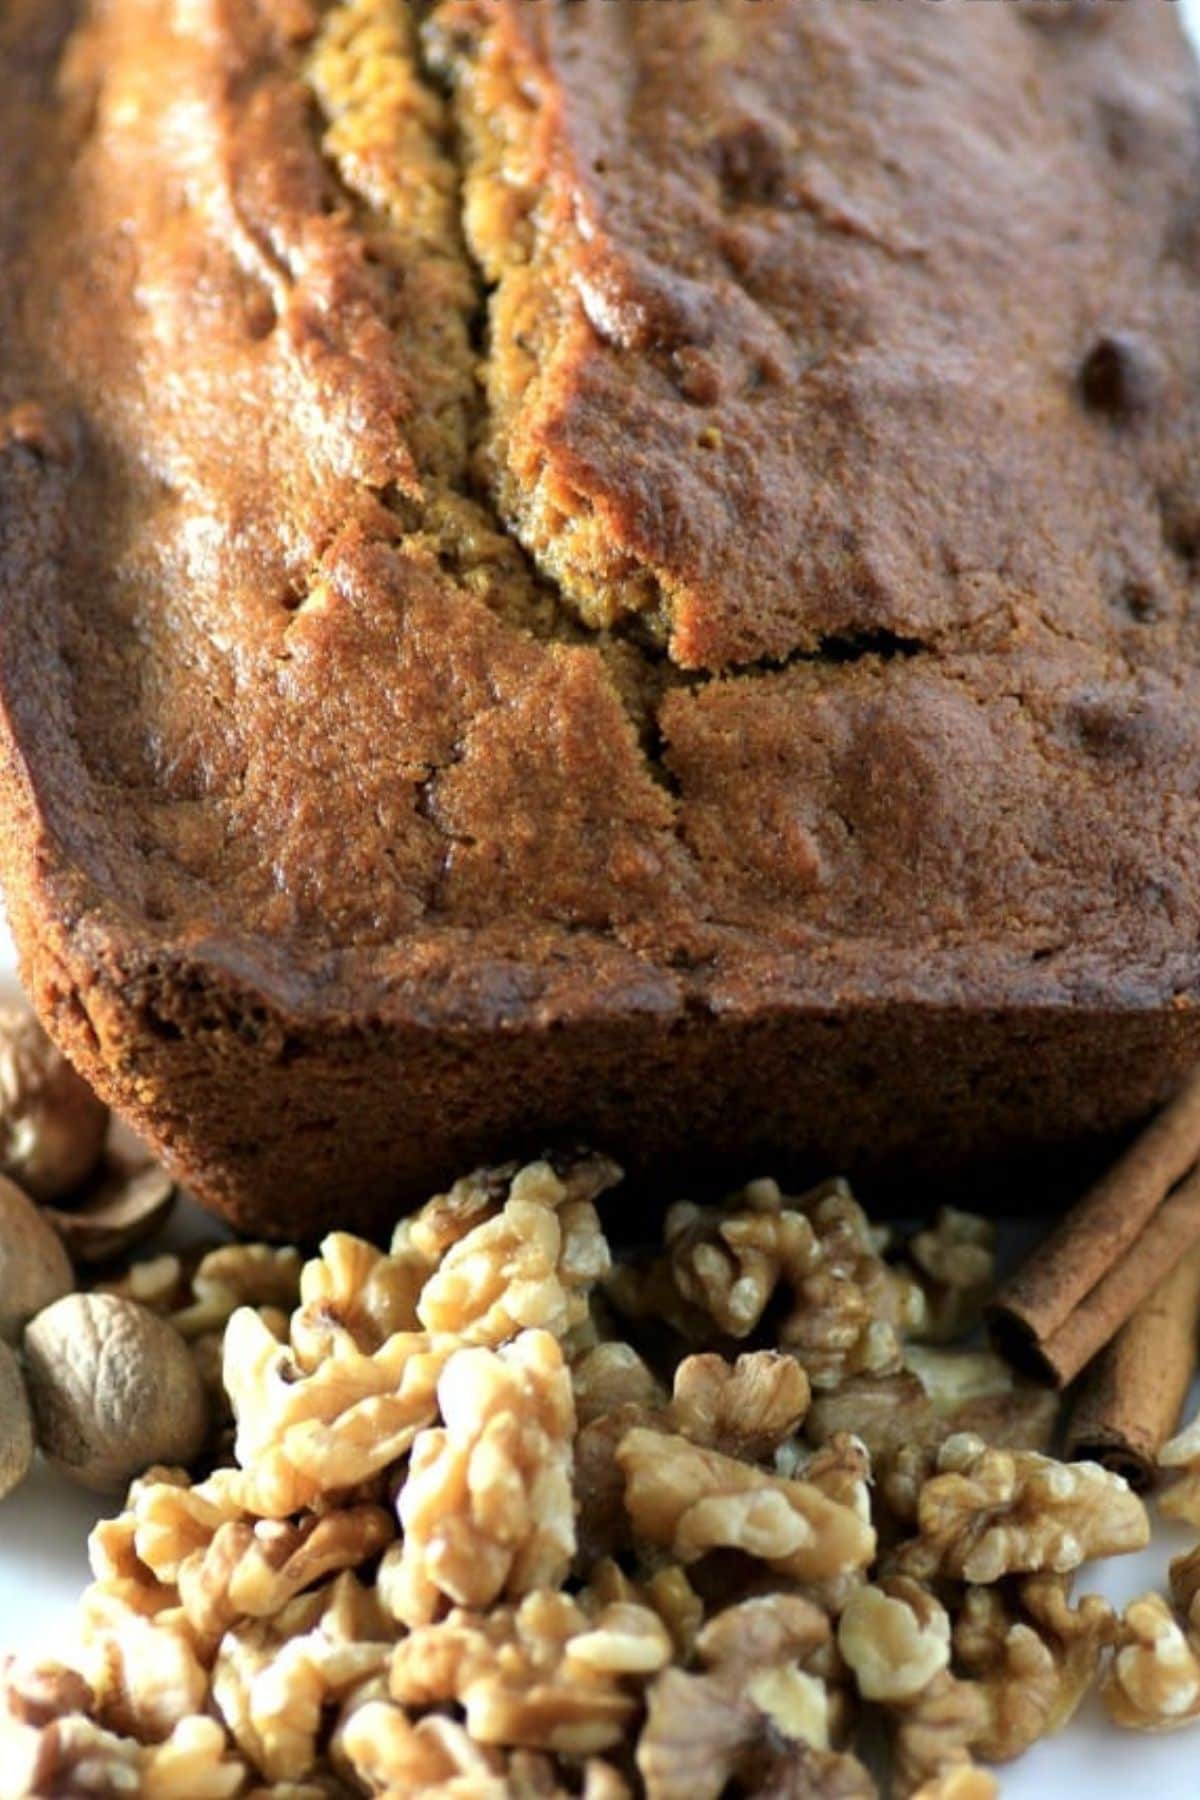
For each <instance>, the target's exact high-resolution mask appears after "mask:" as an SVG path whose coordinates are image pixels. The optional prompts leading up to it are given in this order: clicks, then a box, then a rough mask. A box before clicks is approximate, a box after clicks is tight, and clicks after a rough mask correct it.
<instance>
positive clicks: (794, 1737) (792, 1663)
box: [637, 1594, 874, 1800]
mask: <svg viewBox="0 0 1200 1800" xmlns="http://www.w3.org/2000/svg"><path fill="white" fill-rule="evenodd" d="M829 1636H830V1633H829V1622H828V1620H827V1619H826V1618H825V1616H824V1614H823V1613H822V1612H821V1611H820V1609H819V1608H817V1607H815V1606H813V1605H811V1604H810V1602H808V1601H807V1600H804V1599H801V1598H799V1597H798V1596H794V1595H785V1594H775V1595H771V1596H769V1597H763V1598H758V1599H752V1600H748V1601H744V1602H742V1603H741V1604H739V1605H736V1606H731V1607H727V1608H726V1609H725V1610H724V1611H723V1612H720V1613H718V1614H717V1615H716V1617H715V1618H713V1619H712V1620H711V1621H710V1622H709V1624H707V1625H706V1626H705V1627H704V1629H703V1631H701V1633H700V1634H699V1637H698V1638H697V1640H696V1654H697V1658H698V1660H699V1662H700V1663H701V1664H702V1665H703V1672H702V1673H697V1674H693V1673H688V1672H685V1671H684V1670H683V1669H680V1668H678V1667H673V1668H669V1669H667V1670H665V1671H664V1672H663V1673H662V1674H661V1675H659V1676H658V1678H657V1680H656V1681H655V1682H654V1683H653V1684H652V1685H651V1687H650V1689H649V1691H648V1693H647V1696H646V1722H645V1725H644V1726H643V1728H642V1732H641V1736H640V1737H639V1739H638V1748H637V1766H638V1770H639V1772H640V1774H641V1776H642V1779H643V1781H644V1783H645V1787H646V1793H647V1795H648V1796H649V1797H650V1800H717V1796H718V1795H720V1794H721V1793H723V1792H724V1791H725V1789H726V1787H727V1785H728V1784H729V1783H730V1782H731V1781H734V1780H737V1781H738V1782H740V1783H741V1784H742V1786H743V1787H744V1788H745V1790H746V1791H747V1792H752V1793H756V1794H757V1793H764V1794H765V1793H771V1792H775V1791H776V1787H777V1784H778V1791H779V1792H780V1793H787V1792H791V1791H793V1789H792V1788H791V1787H789V1786H787V1785H786V1783H785V1782H784V1780H783V1777H784V1763H785V1762H791V1761H793V1759H795V1758H796V1757H797V1756H800V1755H803V1757H804V1758H805V1764H804V1767H805V1773H806V1775H807V1777H808V1779H809V1780H810V1782H811V1785H810V1786H809V1787H805V1786H804V1785H800V1787H799V1788H798V1789H797V1790H795V1791H798V1792H800V1793H805V1792H812V1793H814V1794H824V1793H830V1794H837V1793H845V1794H847V1795H852V1794H859V1795H869V1794H872V1793H873V1792H874V1789H873V1787H872V1786H871V1785H870V1783H869V1782H868V1781H867V1778H866V1775H865V1772H864V1771H862V1770H861V1768H860V1767H859V1765H858V1764H856V1763H854V1761H853V1759H852V1758H830V1757H828V1756H827V1752H828V1750H829V1731H830V1717H829V1695H828V1692H827V1689H826V1686H825V1683H824V1681H823V1680H822V1679H821V1676H820V1675H819V1674H818V1673H816V1672H814V1666H813V1665H814V1664H815V1663H816V1662H817V1661H818V1659H819V1658H820V1657H821V1656H822V1655H823V1653H824V1652H825V1651H826V1650H827V1648H828V1645H829ZM810 1754H811V1756H812V1757H813V1758H814V1759H815V1760H814V1761H813V1763H812V1764H811V1766H809V1765H808V1762H807V1758H808V1757H809V1755H810ZM791 1774H792V1777H793V1779H795V1780H798V1779H799V1774H800V1770H799V1768H798V1767H797V1766H794V1764H793V1767H792V1769H791ZM822 1784H824V1785H822Z"/></svg>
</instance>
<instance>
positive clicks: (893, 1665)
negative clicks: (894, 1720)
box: [838, 1575, 950, 1700]
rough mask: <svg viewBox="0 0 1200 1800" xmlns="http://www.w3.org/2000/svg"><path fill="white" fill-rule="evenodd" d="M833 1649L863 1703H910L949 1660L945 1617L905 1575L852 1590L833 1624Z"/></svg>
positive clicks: (924, 1591)
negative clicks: (848, 1670)
mask: <svg viewBox="0 0 1200 1800" xmlns="http://www.w3.org/2000/svg"><path fill="white" fill-rule="evenodd" d="M838 1648H839V1650H840V1651H841V1653H842V1655H843V1656H844V1657H845V1659H846V1661H847V1663H848V1664H849V1665H850V1668H851V1669H852V1670H853V1671H854V1678H855V1680H856V1682H857V1683H858V1691H859V1693H860V1694H861V1695H862V1696H863V1699H864V1700H913V1699H915V1698H916V1696H917V1695H918V1694H919V1693H921V1692H922V1691H923V1690H924V1689H925V1688H927V1687H928V1686H929V1683H930V1682H931V1681H932V1680H933V1678H934V1676H935V1675H937V1674H938V1673H939V1672H940V1671H941V1670H942V1669H944V1668H946V1667H947V1666H948V1664H949V1661H950V1618H949V1615H948V1614H947V1612H946V1609H945V1607H944V1606H942V1605H941V1603H940V1602H939V1601H938V1600H936V1599H935V1598H934V1596H933V1595H932V1594H931V1593H930V1592H929V1591H928V1589H927V1588H923V1587H922V1586H921V1585H920V1583H919V1582H916V1581H913V1580H911V1579H910V1578H909V1577H908V1576H905V1575H893V1576H891V1577H890V1578H889V1579H887V1580H884V1581H881V1582H880V1583H879V1585H878V1586H874V1585H871V1584H865V1585H864V1586H862V1587H860V1588H857V1589H856V1590H855V1591H854V1593H852V1594H851V1595H850V1598H849V1599H848V1600H847V1602H846V1606H845V1609H844V1610H843V1612H842V1616H841V1618H840V1619H839V1621H838Z"/></svg>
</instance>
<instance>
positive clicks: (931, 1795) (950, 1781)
mask: <svg viewBox="0 0 1200 1800" xmlns="http://www.w3.org/2000/svg"><path fill="white" fill-rule="evenodd" d="M999 1792H1000V1784H999V1782H998V1781H997V1780H996V1777H995V1776H994V1775H992V1774H989V1772H988V1770H987V1769H977V1768H976V1767H975V1765H974V1763H959V1764H958V1765H957V1766H956V1767H955V1768H951V1769H943V1770H942V1772H941V1774H940V1775H934V1776H933V1777H932V1778H931V1779H930V1780H929V1781H923V1782H922V1783H921V1785H920V1787H919V1788H917V1789H916V1790H915V1792H914V1793H913V1794H912V1795H911V1796H910V1800H996V1797H997V1795H998V1794H999Z"/></svg>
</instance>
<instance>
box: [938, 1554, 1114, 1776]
mask: <svg viewBox="0 0 1200 1800" xmlns="http://www.w3.org/2000/svg"><path fill="white" fill-rule="evenodd" d="M1115 1635H1116V1620H1115V1619H1114V1617H1113V1613H1112V1608H1111V1607H1110V1606H1109V1605H1108V1603H1107V1601H1105V1600H1103V1599H1101V1597H1100V1596H1099V1595H1098V1594H1088V1595H1086V1596H1085V1597H1084V1598H1083V1599H1082V1600H1081V1601H1080V1602H1079V1605H1078V1606H1077V1607H1075V1608H1072V1606H1071V1604H1070V1599H1069V1596H1068V1593H1067V1587H1066V1583H1065V1582H1064V1580H1063V1578H1062V1577H1061V1576H1058V1575H1035V1576H1031V1577H1030V1578H1029V1579H1028V1580H1026V1581H1023V1582H1021V1583H1020V1584H1019V1585H1018V1586H1017V1589H1016V1595H1015V1598H1014V1599H1010V1598H1009V1597H1008V1596H1007V1595H1006V1594H1004V1593H1003V1592H1002V1591H1001V1590H1000V1589H998V1588H994V1587H993V1588H968V1590H967V1593H966V1595H965V1597H964V1600H963V1604H962V1609H961V1611H960V1613H959V1615H958V1618H957V1620H956V1621H955V1626H954V1653H955V1660H956V1664H957V1666H958V1668H959V1670H960V1672H962V1673H965V1674H967V1675H969V1676H970V1677H971V1678H972V1679H973V1680H974V1681H976V1682H977V1683H979V1685H980V1687H981V1689H982V1692H983V1695H984V1698H985V1700H986V1703H987V1708H988V1715H989V1718H988V1725H987V1728H986V1730H985V1731H984V1732H983V1733H982V1735H981V1736H980V1737H979V1738H978V1739H977V1740H976V1744H975V1748H976V1751H977V1753H978V1754H979V1755H981V1756H983V1757H984V1758H985V1759H986V1760H987V1761H988V1762H1010V1761H1011V1760H1012V1759H1013V1758H1014V1757H1017V1756H1021V1755H1023V1754H1024V1752H1025V1751H1026V1750H1027V1749H1029V1747H1030V1745H1031V1744H1035V1743H1037V1741H1038V1740H1039V1738H1043V1737H1047V1736H1049V1735H1050V1733H1052V1732H1055V1731H1059V1730H1060V1729H1061V1728H1062V1726H1064V1725H1065V1724H1066V1723H1067V1721H1068V1719H1070V1717H1071V1716H1072V1714H1073V1713H1074V1711H1075V1709H1076V1707H1077V1706H1078V1705H1079V1702H1080V1701H1081V1700H1082V1698H1083V1696H1084V1694H1085V1693H1086V1692H1087V1690H1088V1688H1089V1687H1090V1686H1091V1684H1092V1681H1093V1679H1094V1678H1095V1675H1096V1671H1097V1669H1098V1668H1099V1666H1100V1658H1101V1655H1102V1653H1103V1651H1104V1650H1105V1649H1106V1648H1107V1646H1108V1645H1109V1644H1111V1643H1112V1642H1113V1640H1114V1638H1115Z"/></svg>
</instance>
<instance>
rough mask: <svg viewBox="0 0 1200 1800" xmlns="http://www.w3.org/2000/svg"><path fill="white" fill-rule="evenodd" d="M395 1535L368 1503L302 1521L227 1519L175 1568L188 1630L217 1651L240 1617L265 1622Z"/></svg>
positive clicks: (378, 1508) (387, 1520)
mask: <svg viewBox="0 0 1200 1800" xmlns="http://www.w3.org/2000/svg"><path fill="white" fill-rule="evenodd" d="M392 1536H393V1526H392V1519H391V1517H390V1515H389V1514H388V1512H387V1511H386V1510H385V1509H384V1508H383V1507H381V1506H374V1505H371V1504H369V1503H365V1504H361V1505H357V1506H344V1507H338V1508H337V1509H336V1510H335V1511H333V1512H329V1513H325V1514H323V1515H321V1516H317V1515H314V1514H311V1513H310V1514H307V1515H302V1516H301V1517H300V1518H299V1519H297V1520H295V1521H293V1520H290V1519H289V1520H286V1521H284V1520H275V1519H258V1520H250V1519H245V1518H243V1519H229V1520H225V1521H224V1522H222V1523H221V1524H220V1525H218V1526H217V1529H216V1530H215V1532H214V1533H213V1536H212V1540H211V1542H210V1543H209V1544H208V1545H207V1547H206V1548H204V1549H202V1550H200V1549H197V1550H193V1551H192V1552H191V1553H190V1555H188V1556H185V1557H184V1558H183V1559H182V1561H181V1562H180V1564H179V1568H178V1572H177V1575H176V1582H177V1585H178V1588H179V1598H180V1602H181V1604H182V1606H183V1609H184V1612H185V1614H186V1616H187V1618H188V1620H189V1622H190V1623H191V1625H192V1627H193V1630H194V1631H195V1632H196V1633H197V1635H198V1636H200V1637H201V1638H202V1639H209V1640H211V1641H212V1642H213V1644H214V1645H215V1643H216V1641H217V1639H218V1638H219V1637H220V1636H221V1634H222V1632H223V1631H225V1630H226V1629H227V1628H228V1626H230V1625H232V1624H233V1623H234V1622H235V1621H236V1620H238V1619H243V1618H251V1619H267V1618H272V1617H274V1616H275V1615H276V1614H277V1613H280V1612H282V1610H283V1608H284V1607H285V1606H286V1605H287V1603H288V1601H289V1600H291V1599H292V1598H293V1597H294V1596H295V1595H296V1594H298V1593H300V1592H301V1590H302V1589H304V1588H306V1587H310V1586H311V1585H312V1584H313V1583H314V1582H316V1581H319V1580H322V1579H324V1578H325V1577H326V1576H329V1575H333V1574H336V1573H337V1572H338V1571H339V1570H341V1569H354V1568H357V1567H358V1566H359V1564H360V1563H363V1562H365V1561H367V1560H368V1558H370V1557H372V1556H375V1555H377V1554H378V1553H379V1552H380V1551H381V1550H382V1549H383V1548H384V1547H385V1545H387V1544H388V1543H389V1542H390V1541H391V1538H392Z"/></svg>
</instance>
